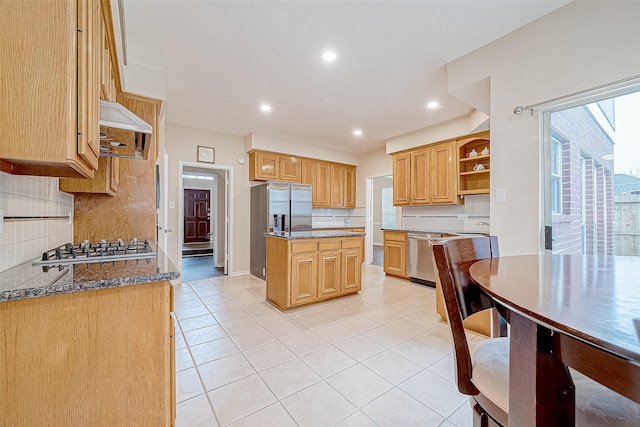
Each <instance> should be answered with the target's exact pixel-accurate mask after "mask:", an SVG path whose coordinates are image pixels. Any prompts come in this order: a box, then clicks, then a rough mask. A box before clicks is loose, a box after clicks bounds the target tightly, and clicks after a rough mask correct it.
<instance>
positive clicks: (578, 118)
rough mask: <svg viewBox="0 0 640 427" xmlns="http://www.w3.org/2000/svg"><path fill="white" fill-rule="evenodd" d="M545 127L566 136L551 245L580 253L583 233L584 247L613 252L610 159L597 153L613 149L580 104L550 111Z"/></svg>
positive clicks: (594, 251)
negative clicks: (560, 198)
mask: <svg viewBox="0 0 640 427" xmlns="http://www.w3.org/2000/svg"><path fill="white" fill-rule="evenodd" d="M551 127H552V129H553V130H554V131H555V132H557V133H558V134H560V135H562V137H563V140H566V141H567V142H564V143H563V144H562V202H561V203H562V212H561V213H556V214H553V219H552V226H553V239H554V240H553V251H554V252H555V253H581V252H582V250H583V239H584V251H585V253H587V254H613V252H614V239H613V215H614V213H613V174H612V170H613V161H611V160H609V161H606V160H603V159H602V156H603V155H604V154H607V153H611V152H612V151H613V149H612V145H613V142H612V141H611V139H610V138H609V137H608V136H607V134H606V133H605V132H604V131H603V129H602V128H601V127H600V125H599V124H598V122H597V120H596V119H595V118H594V117H593V116H592V115H591V114H590V112H589V111H588V109H587V108H586V107H584V106H580V107H576V108H572V109H568V110H563V111H558V112H555V113H553V114H552V115H551ZM583 162H584V166H583ZM583 167H584V177H583ZM583 186H584V196H583ZM583 198H584V200H583ZM583 202H584V203H583ZM583 206H585V211H584V212H583V208H582V207H583Z"/></svg>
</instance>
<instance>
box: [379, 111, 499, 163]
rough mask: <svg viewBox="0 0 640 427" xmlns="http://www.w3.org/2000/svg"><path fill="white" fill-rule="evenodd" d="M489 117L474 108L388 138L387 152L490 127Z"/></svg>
mask: <svg viewBox="0 0 640 427" xmlns="http://www.w3.org/2000/svg"><path fill="white" fill-rule="evenodd" d="M488 119H489V117H488V116H487V115H486V114H484V113H481V112H480V111H477V110H474V111H472V112H471V113H469V114H468V115H466V116H461V117H457V118H455V119H452V120H447V121H446V122H442V123H439V124H437V125H433V126H429V127H427V128H422V129H418V130H415V131H413V132H409V133H406V134H404V135H399V136H396V137H393V138H390V139H388V140H387V150H386V152H387V153H395V152H398V151H402V150H407V149H409V148H413V147H419V146H421V145H427V144H432V143H434V142H438V141H444V140H445V139H451V138H455V137H457V136H462V135H467V134H470V133H474V132H479V131H482V130H487V129H488V128H489V123H488Z"/></svg>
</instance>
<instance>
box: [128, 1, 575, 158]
mask: <svg viewBox="0 0 640 427" xmlns="http://www.w3.org/2000/svg"><path fill="white" fill-rule="evenodd" d="M566 3H567V1H565V0H556V1H540V0H536V1H507V0H497V1H455V0H451V1H392V2H386V1H385V2H373V1H360V2H351V1H328V2H319V1H280V2H276V1H255V2H245V1H184V0H182V1H177V0H174V1H157V0H156V1H139V0H126V1H125V3H124V6H125V7H124V10H125V22H126V44H127V46H126V48H127V60H128V62H129V63H135V64H140V65H144V66H147V67H151V68H154V69H159V70H163V71H165V72H166V73H167V98H168V99H167V104H166V119H167V122H169V123H176V124H181V125H185V126H191V127H196V128H201V129H208V130H212V131H217V132H223V133H227V134H232V135H239V136H245V135H247V134H249V133H251V132H254V133H258V134H262V135H268V136H272V137H277V138H280V139H283V140H286V141H292V142H304V143H311V144H315V145H322V146H325V147H330V148H336V149H340V150H343V151H349V152H354V153H359V152H365V151H369V150H371V149H374V148H378V147H381V146H383V145H384V141H385V140H386V139H389V138H391V137H394V136H398V135H401V134H404V133H407V132H410V131H413V130H416V129H420V128H424V127H427V126H430V125H433V124H436V123H439V122H442V121H445V120H449V119H452V118H455V117H459V116H461V115H465V114H468V113H469V112H470V111H471V107H470V106H468V105H466V104H465V103H463V102H461V101H459V100H457V99H456V98H454V97H453V96H451V95H449V94H448V93H447V85H446V66H445V65H446V64H447V63H448V62H450V61H452V60H454V59H456V58H458V57H460V56H462V55H465V54H466V53H468V52H471V51H473V50H475V49H477V48H479V47H481V46H483V45H485V44H487V43H489V42H491V41H493V40H496V39H497V38H499V37H502V36H503V35H505V34H507V33H509V32H511V31H513V30H515V29H517V28H518V27H520V26H522V25H525V24H527V23H529V22H531V21H533V20H535V19H537V18H539V17H541V16H543V15H545V14H547V13H550V12H552V11H553V10H555V9H557V8H559V7H561V6H562V5H564V4H566ZM328 48H330V49H333V50H335V51H336V52H337V54H338V58H337V60H336V61H334V62H333V63H326V62H324V61H322V59H321V54H322V52H323V51H324V50H325V49H328ZM505 60H508V58H505ZM127 89H128V90H131V91H135V88H130V87H129V88H127ZM432 100H437V101H439V102H440V103H441V107H439V108H437V109H434V110H427V109H426V107H425V105H426V103H427V102H429V101H432ZM261 103H269V104H271V105H272V106H273V110H272V111H271V112H270V113H267V114H265V113H262V112H261V111H260V110H259V106H260V104H261ZM355 128H359V129H362V131H363V135H362V136H361V137H354V136H353V135H352V130H353V129H355Z"/></svg>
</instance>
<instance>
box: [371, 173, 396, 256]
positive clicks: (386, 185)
mask: <svg viewBox="0 0 640 427" xmlns="http://www.w3.org/2000/svg"><path fill="white" fill-rule="evenodd" d="M366 183H367V193H366V199H367V200H366V231H365V232H366V235H365V248H366V250H365V263H367V264H373V265H377V266H380V267H382V266H383V265H384V233H383V231H382V230H383V229H389V228H396V208H395V207H394V206H393V177H392V176H390V175H387V174H384V175H373V176H367V177H366Z"/></svg>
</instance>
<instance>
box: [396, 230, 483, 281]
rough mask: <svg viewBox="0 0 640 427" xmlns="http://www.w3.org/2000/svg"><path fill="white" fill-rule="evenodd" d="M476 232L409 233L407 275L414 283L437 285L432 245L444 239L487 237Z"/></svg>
mask: <svg viewBox="0 0 640 427" xmlns="http://www.w3.org/2000/svg"><path fill="white" fill-rule="evenodd" d="M485 235H486V234H483V233H475V232H470V233H466V232H442V233H433V232H432V233H409V234H408V235H407V237H408V240H409V249H408V250H407V274H408V276H409V279H410V280H411V281H412V282H415V283H420V284H423V285H428V286H435V285H436V265H435V264H436V263H435V261H434V259H433V247H432V245H433V244H434V243H436V242H438V241H440V240H443V239H450V238H457V237H474V236H485Z"/></svg>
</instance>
